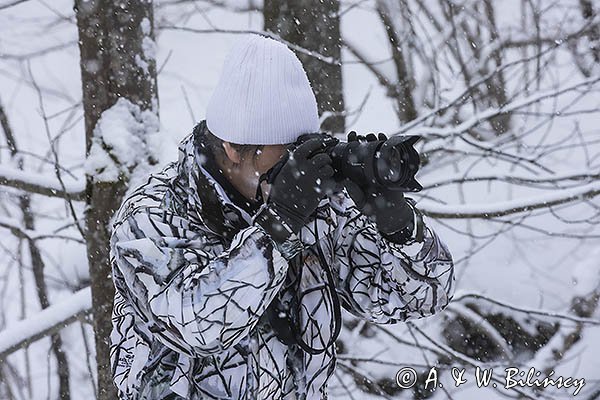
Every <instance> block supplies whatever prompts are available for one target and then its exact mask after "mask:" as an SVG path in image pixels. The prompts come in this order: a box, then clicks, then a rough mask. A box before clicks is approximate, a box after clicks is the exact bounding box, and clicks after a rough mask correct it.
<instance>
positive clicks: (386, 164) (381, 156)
mask: <svg viewBox="0 0 600 400" xmlns="http://www.w3.org/2000/svg"><path fill="white" fill-rule="evenodd" d="M375 165H376V168H377V175H378V176H379V179H381V180H382V181H384V182H391V183H397V182H398V181H400V179H401V178H402V154H400V151H398V149H397V148H396V147H394V146H382V148H381V149H380V151H378V152H377V153H376V154H375Z"/></svg>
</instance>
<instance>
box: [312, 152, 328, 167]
mask: <svg viewBox="0 0 600 400" xmlns="http://www.w3.org/2000/svg"><path fill="white" fill-rule="evenodd" d="M310 161H311V162H312V163H313V165H314V166H315V167H317V169H318V168H321V167H322V166H323V165H328V164H331V162H332V161H331V157H330V156H329V154H327V153H317V154H316V155H314V156H312V157H311V158H310Z"/></svg>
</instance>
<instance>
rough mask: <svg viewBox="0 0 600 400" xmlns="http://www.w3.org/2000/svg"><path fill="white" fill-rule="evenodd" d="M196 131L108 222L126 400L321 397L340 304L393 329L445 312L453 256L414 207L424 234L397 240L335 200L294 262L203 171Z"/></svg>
mask: <svg viewBox="0 0 600 400" xmlns="http://www.w3.org/2000/svg"><path fill="white" fill-rule="evenodd" d="M201 126H202V124H198V125H196V127H195V128H194V130H193V132H192V133H190V134H189V135H187V136H186V137H185V138H184V139H183V140H182V141H181V143H180V145H179V156H178V160H177V161H174V162H171V163H169V164H167V165H166V166H165V167H164V168H163V169H162V170H161V171H160V172H157V173H154V174H151V175H150V176H149V177H148V179H147V181H146V182H145V183H144V184H142V185H140V186H139V187H137V188H134V189H133V190H132V191H131V192H130V194H129V195H128V196H127V197H126V199H125V200H124V201H123V203H122V205H121V206H120V208H119V210H118V211H117V213H116V214H115V218H114V219H113V221H114V222H113V225H112V236H111V240H110V262H111V266H112V278H113V281H114V285H115V288H116V293H115V298H114V307H113V315H112V323H113V330H112V334H111V338H110V339H111V350H110V357H111V364H112V372H113V376H114V382H115V385H116V386H117V388H118V391H119V397H120V398H121V399H153V400H159V399H178V398H186V399H325V398H327V381H328V379H329V377H330V376H332V374H333V371H334V368H335V365H336V349H335V346H334V345H333V341H334V340H335V335H336V333H337V332H338V331H339V324H340V322H341V321H340V313H339V307H340V306H341V307H343V308H344V309H345V310H347V311H349V312H350V313H352V314H353V315H356V316H358V317H360V318H362V319H365V320H368V321H370V322H373V323H377V324H394V323H398V322H401V321H405V320H407V319H410V318H421V317H426V316H429V315H432V314H434V313H437V312H439V311H440V310H442V309H443V308H444V307H445V306H446V305H447V304H448V302H449V300H450V298H451V296H452V293H453V286H454V271H453V262H452V257H451V255H450V252H449V251H448V249H447V247H446V246H445V244H444V243H443V242H442V241H441V240H440V238H439V237H438V236H437V235H436V233H435V232H434V231H433V230H432V229H431V228H430V227H428V226H427V225H426V223H425V221H424V218H423V217H422V215H421V213H419V212H418V210H416V209H415V221H416V222H417V224H416V226H418V227H419V229H421V234H420V236H416V233H414V234H413V237H411V238H410V239H408V240H407V241H405V242H404V243H394V242H392V241H390V240H388V239H386V238H385V237H383V236H382V235H381V234H380V233H379V232H378V230H377V229H376V226H375V224H374V223H373V222H372V221H371V220H370V219H369V218H368V217H366V216H365V215H363V214H361V213H360V212H359V210H358V209H357V208H356V207H355V205H354V203H353V202H352V200H351V199H350V198H349V197H348V195H347V194H346V192H345V191H344V192H341V193H337V194H335V195H333V196H330V197H329V198H326V199H324V200H322V201H321V203H320V204H319V207H318V209H317V211H316V212H315V213H314V214H313V217H312V218H311V220H310V222H309V223H307V224H306V225H305V227H304V228H303V229H302V231H301V232H300V233H299V235H298V238H299V240H300V241H301V243H302V248H303V250H302V251H301V252H300V253H299V254H298V255H297V256H296V257H294V258H293V259H290V260H287V259H286V258H284V257H283V256H282V253H281V252H280V251H279V250H278V247H277V246H276V245H275V243H274V242H273V241H272V239H271V238H270V237H269V235H268V234H267V233H266V232H265V231H264V230H263V229H262V228H261V227H259V226H258V225H254V224H253V223H252V217H253V216H252V215H250V213H249V212H248V211H247V210H246V209H244V207H240V206H238V205H236V204H234V202H233V201H232V199H231V198H230V196H228V193H227V192H226V190H224V188H223V185H221V184H219V183H218V179H215V177H214V176H212V175H214V173H213V174H212V175H211V174H210V173H209V172H208V170H207V169H206V168H205V166H206V164H205V163H206V156H205V155H204V154H202V153H201V149H200V146H199V145H198V141H199V138H200V136H201V135H202V129H200V127H201ZM221 182H222V180H221ZM411 204H412V205H413V208H414V202H411ZM417 231H418V229H415V232H417ZM417 238H419V239H421V240H420V241H417V240H416V239H417ZM274 307H276V308H274ZM336 308H337V309H336ZM281 312H283V313H284V314H281ZM283 315H285V316H286V317H290V318H291V319H286V320H283V321H284V323H282V324H280V323H279V322H281V321H279V320H278V318H279V317H282V316H283ZM286 321H288V322H289V323H286ZM285 328H287V332H286V331H285Z"/></svg>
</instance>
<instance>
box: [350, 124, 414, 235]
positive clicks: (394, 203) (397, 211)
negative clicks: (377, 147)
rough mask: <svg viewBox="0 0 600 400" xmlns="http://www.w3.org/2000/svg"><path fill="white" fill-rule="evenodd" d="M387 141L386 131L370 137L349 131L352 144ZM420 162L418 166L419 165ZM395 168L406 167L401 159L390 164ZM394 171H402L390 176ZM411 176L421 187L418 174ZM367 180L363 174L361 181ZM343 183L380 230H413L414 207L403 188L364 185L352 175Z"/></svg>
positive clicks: (362, 210)
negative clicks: (415, 177)
mask: <svg viewBox="0 0 600 400" xmlns="http://www.w3.org/2000/svg"><path fill="white" fill-rule="evenodd" d="M387 140H388V138H387V136H386V135H385V134H383V133H379V134H378V136H375V134H373V133H370V134H368V135H367V136H366V137H365V136H361V135H357V134H356V132H354V131H352V132H350V133H349V134H348V143H362V144H363V145H365V144H367V143H373V142H380V141H382V142H384V143H385V142H386V141H387ZM415 141H416V140H415ZM388 143H389V142H388ZM413 143H414V142H413ZM413 150H414V149H413ZM415 153H416V151H415ZM380 157H381V155H380ZM399 159H402V158H399ZM388 163H389V161H388ZM390 164H391V163H390ZM416 165H417V168H418V164H416ZM394 167H395V168H402V163H400V162H399V163H397V164H396V165H395V166H390V168H394ZM415 171H416V169H415ZM394 173H395V174H396V175H400V174H401V172H400V171H399V172H390V175H392V174H394ZM410 179H411V181H412V182H414V183H411V185H412V187H415V188H416V187H420V185H419V184H418V183H417V182H416V181H415V180H414V174H413V177H412V178H410ZM364 180H368V179H365V178H363V177H360V178H359V180H358V182H362V181H364ZM342 184H343V185H344V187H345V188H346V190H347V191H348V194H349V195H350V197H351V198H352V200H353V201H354V204H356V206H357V207H358V208H359V209H360V210H361V212H362V213H363V214H365V215H367V216H371V217H373V218H374V219H375V223H376V224H377V228H378V229H379V231H381V232H383V233H385V234H387V235H391V234H393V233H396V232H398V231H401V230H404V229H406V230H407V231H408V232H412V231H413V228H414V215H413V210H412V208H411V206H410V205H409V204H408V202H407V201H406V199H405V197H404V194H403V192H402V191H401V190H398V189H396V190H394V189H393V188H390V187H389V186H392V187H393V185H391V184H390V185H389V186H386V185H378V184H370V185H369V184H367V185H360V184H359V183H357V182H356V181H354V180H353V179H352V177H346V178H344V180H343V182H342ZM401 184H402V182H401ZM415 184H416V185H415ZM419 190H420V189H419Z"/></svg>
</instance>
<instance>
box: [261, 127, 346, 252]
mask: <svg viewBox="0 0 600 400" xmlns="http://www.w3.org/2000/svg"><path fill="white" fill-rule="evenodd" d="M333 140H335V139H334V138H332V137H329V136H326V135H322V136H320V137H318V138H313V139H310V140H307V141H306V142H304V143H302V144H300V145H299V146H297V147H296V148H294V149H293V150H288V153H287V155H286V157H284V158H283V159H282V160H280V161H279V162H278V163H277V164H276V165H275V166H274V167H273V168H271V170H269V171H268V173H267V177H266V178H267V183H270V184H271V189H270V192H269V198H268V199H267V202H266V207H263V208H262V209H261V210H260V211H259V212H258V213H257V214H256V216H255V217H254V223H256V224H259V225H260V226H261V227H262V228H263V229H264V230H265V231H267V232H268V233H269V234H270V235H271V237H272V238H273V240H274V241H275V242H277V243H283V242H284V241H286V240H287V239H288V238H289V237H290V236H291V235H292V234H297V233H298V232H300V229H301V228H302V227H303V226H304V225H305V224H306V222H307V221H308V219H309V217H310V215H311V214H312V213H313V212H314V211H315V210H316V209H317V206H318V205H319V202H320V201H321V199H322V198H323V197H325V196H326V195H328V194H330V193H332V192H333V190H334V189H335V181H334V179H333V173H334V171H333V167H332V166H331V157H329V155H328V154H327V153H324V150H325V149H326V148H327V146H329V145H330V143H329V142H331V141H333Z"/></svg>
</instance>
